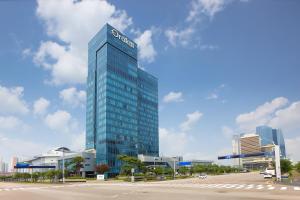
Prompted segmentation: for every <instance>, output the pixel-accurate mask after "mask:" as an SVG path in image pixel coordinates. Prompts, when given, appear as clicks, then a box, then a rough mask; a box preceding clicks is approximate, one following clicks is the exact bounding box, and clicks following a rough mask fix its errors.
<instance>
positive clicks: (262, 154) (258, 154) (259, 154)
mask: <svg viewBox="0 0 300 200" xmlns="http://www.w3.org/2000/svg"><path fill="white" fill-rule="evenodd" d="M260 156H265V157H268V156H274V152H258V153H250V154H239V155H226V156H219V157H218V160H225V159H232V158H249V157H260Z"/></svg>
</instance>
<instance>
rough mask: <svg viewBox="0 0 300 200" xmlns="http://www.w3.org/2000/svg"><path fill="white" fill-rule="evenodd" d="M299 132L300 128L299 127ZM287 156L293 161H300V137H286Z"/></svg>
mask: <svg viewBox="0 0 300 200" xmlns="http://www.w3.org/2000/svg"><path fill="white" fill-rule="evenodd" d="M298 132H299V129H298ZM285 146H286V152H287V156H288V157H290V158H292V160H293V161H300V154H299V147H300V137H296V138H288V139H285Z"/></svg>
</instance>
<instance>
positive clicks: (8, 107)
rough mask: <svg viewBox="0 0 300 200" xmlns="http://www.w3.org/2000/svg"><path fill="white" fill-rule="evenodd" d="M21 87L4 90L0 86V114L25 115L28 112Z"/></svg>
mask: <svg viewBox="0 0 300 200" xmlns="http://www.w3.org/2000/svg"><path fill="white" fill-rule="evenodd" d="M23 92H24V88H23V87H12V88H6V87H3V86H1V85H0V114H26V113H28V112H29V109H28V106H27V104H26V102H25V101H24V100H23Z"/></svg>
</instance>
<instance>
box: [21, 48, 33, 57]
mask: <svg viewBox="0 0 300 200" xmlns="http://www.w3.org/2000/svg"><path fill="white" fill-rule="evenodd" d="M32 54H33V52H32V50H31V49H30V48H26V49H24V50H23V51H22V56H23V58H26V57H28V56H31V55H32Z"/></svg>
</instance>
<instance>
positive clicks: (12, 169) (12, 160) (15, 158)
mask: <svg viewBox="0 0 300 200" xmlns="http://www.w3.org/2000/svg"><path fill="white" fill-rule="evenodd" d="M18 162H19V158H17V157H12V158H11V160H10V172H16V169H15V168H14V167H15V166H16V165H17V163H18Z"/></svg>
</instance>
